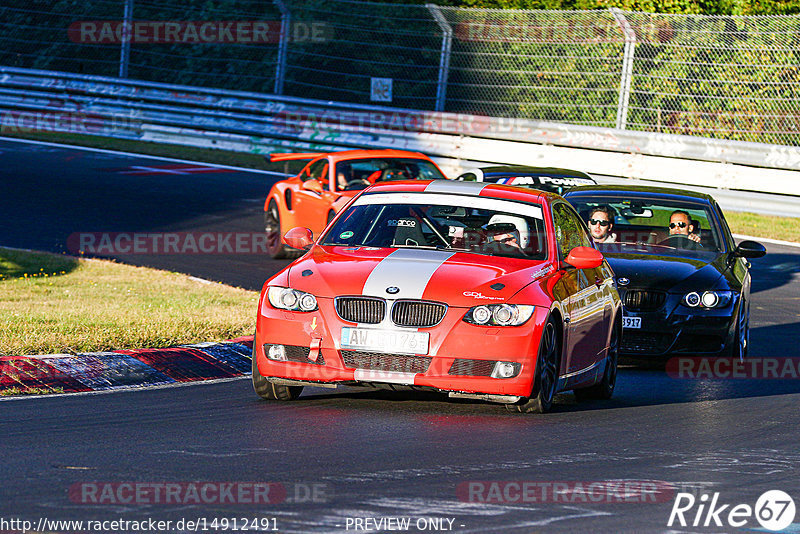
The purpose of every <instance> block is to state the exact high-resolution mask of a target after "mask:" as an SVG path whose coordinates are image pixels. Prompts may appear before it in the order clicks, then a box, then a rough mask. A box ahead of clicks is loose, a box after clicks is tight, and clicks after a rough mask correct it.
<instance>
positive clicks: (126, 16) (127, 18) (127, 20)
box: [119, 0, 133, 78]
mask: <svg viewBox="0 0 800 534" xmlns="http://www.w3.org/2000/svg"><path fill="white" fill-rule="evenodd" d="M122 21H123V22H122V27H123V32H122V44H121V47H120V51H119V77H120V78H127V77H128V63H129V62H130V57H131V38H132V36H133V28H132V26H131V23H132V21H133V0H125V8H124V11H123V15H122Z"/></svg>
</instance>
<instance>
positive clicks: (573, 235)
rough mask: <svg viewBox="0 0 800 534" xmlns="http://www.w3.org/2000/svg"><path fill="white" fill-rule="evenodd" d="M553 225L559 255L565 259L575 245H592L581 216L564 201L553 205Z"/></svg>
mask: <svg viewBox="0 0 800 534" xmlns="http://www.w3.org/2000/svg"><path fill="white" fill-rule="evenodd" d="M553 226H554V227H555V232H556V242H557V243H558V253H559V257H560V258H561V259H562V260H563V259H566V257H567V256H569V253H570V252H571V251H572V249H573V248H575V247H591V246H592V241H591V238H590V237H589V234H588V232H587V231H586V225H585V224H584V223H583V221H581V219H580V217H578V215H577V214H576V213H575V212H574V211H573V210H572V208H570V207H569V206H568V205H567V204H564V203H563V202H557V203H556V204H554V205H553Z"/></svg>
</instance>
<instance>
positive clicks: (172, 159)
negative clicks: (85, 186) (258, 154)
mask: <svg viewBox="0 0 800 534" xmlns="http://www.w3.org/2000/svg"><path fill="white" fill-rule="evenodd" d="M0 141H13V142H16V143H30V144H32V145H44V146H53V147H58V148H72V149H76V150H86V151H88V152H101V153H103V154H115V155H118V156H131V157H139V158H149V159H156V160H160V161H173V162H175V163H192V164H198V163H199V164H201V165H205V166H206V167H216V168H219V169H230V170H232V171H241V172H254V173H257V174H269V175H273V176H290V175H288V174H286V173H283V172H276V171H265V170H262V169H248V168H245V167H235V166H233V165H219V164H217V163H209V162H207V161H194V160H190V159H178V158H168V157H165V156H151V155H149V154H138V153H136V152H122V151H120V150H108V149H106V148H92V147H86V146H78V145H68V144H63V143H50V142H48V141H34V140H32V139H17V138H16V137H0Z"/></svg>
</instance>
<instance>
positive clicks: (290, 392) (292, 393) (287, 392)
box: [252, 336, 303, 401]
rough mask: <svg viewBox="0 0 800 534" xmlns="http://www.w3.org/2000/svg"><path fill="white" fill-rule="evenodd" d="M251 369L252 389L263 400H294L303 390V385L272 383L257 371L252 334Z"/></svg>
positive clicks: (254, 339)
mask: <svg viewBox="0 0 800 534" xmlns="http://www.w3.org/2000/svg"><path fill="white" fill-rule="evenodd" d="M252 360H253V362H252V371H253V390H254V391H255V392H256V394H257V395H258V396H259V397H261V398H262V399H265V400H279V401H291V400H295V399H296V398H297V397H299V396H300V393H302V392H303V386H284V385H281V384H273V383H272V382H270V381H269V380H267V379H266V378H264V377H263V376H261V373H260V372H259V371H258V364H257V363H256V338H255V336H253V354H252Z"/></svg>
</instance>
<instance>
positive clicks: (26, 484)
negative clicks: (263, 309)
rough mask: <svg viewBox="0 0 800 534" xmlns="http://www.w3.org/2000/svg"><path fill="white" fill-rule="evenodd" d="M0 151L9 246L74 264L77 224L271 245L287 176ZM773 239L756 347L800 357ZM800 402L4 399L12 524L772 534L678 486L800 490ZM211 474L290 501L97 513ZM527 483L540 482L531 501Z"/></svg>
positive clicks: (751, 383)
mask: <svg viewBox="0 0 800 534" xmlns="http://www.w3.org/2000/svg"><path fill="white" fill-rule="evenodd" d="M0 152H1V153H2V162H3V165H2V170H0V183H2V189H1V191H2V194H0V212H2V213H3V215H4V216H3V217H2V218H1V219H0V244H2V245H6V246H13V247H21V248H32V249H44V250H51V251H56V252H59V251H66V250H67V249H68V248H69V247H68V245H67V240H68V238H69V236H70V235H72V234H75V233H80V232H188V231H192V232H258V231H260V230H261V224H262V214H261V213H262V209H263V199H264V197H265V195H266V193H267V191H268V190H269V187H270V185H271V184H272V183H273V182H274V180H276V179H277V177H276V176H274V175H269V174H259V173H249V172H241V171H233V170H225V169H215V170H214V171H213V172H212V171H207V172H206V171H200V172H198V171H196V170H193V171H190V172H186V173H184V174H180V173H179V172H181V171H180V170H175V169H176V167H170V168H164V166H165V165H175V163H174V162H168V161H163V160H156V159H151V158H146V157H134V156H125V155H118V154H108V153H98V152H91V151H85V150H79V149H73V148H56V147H50V146H44V145H32V144H25V143H18V142H11V141H0ZM137 169H138V170H139V171H142V172H139V173H136V174H132V173H131V170H137ZM142 169H145V170H146V169H149V171H143V170H142ZM154 169H155V170H154ZM167 171H169V172H167ZM767 248H768V250H769V254H768V255H767V256H766V257H765V258H763V259H760V260H754V262H753V263H754V265H753V279H754V283H753V290H752V319H751V326H752V330H751V356H753V357H786V356H800V351H798V348H797V341H796V340H797V339H798V337H800V248H793V247H786V246H778V245H768V246H767ZM117 257H118V258H119V259H120V260H121V261H126V262H130V263H134V264H141V265H151V266H155V267H159V268H165V269H170V270H174V271H180V272H186V273H189V274H192V275H195V276H199V277H202V278H207V279H211V280H218V281H222V282H225V283H229V284H233V285H238V286H242V287H246V288H249V289H259V288H260V287H261V285H262V283H263V281H264V280H265V279H266V278H267V277H268V276H269V275H271V274H272V273H274V272H275V271H276V270H277V269H279V268H280V267H281V266H282V265H285V262H275V261H270V260H268V259H267V258H266V257H264V256H263V255H259V254H205V255H203V254H193V255H174V254H173V255H164V254H159V255H155V254H150V255H146V254H128V255H118V256H117ZM253 314H254V316H255V310H253ZM198 341H201V340H198ZM798 403H800V380H798V379H794V380H792V379H783V380H775V379H768V380H750V379H717V380H711V379H677V378H670V377H669V376H668V375H667V374H666V373H665V371H664V370H663V369H657V368H655V369H651V368H643V367H632V366H627V367H625V368H623V369H621V371H620V376H619V379H618V385H617V391H616V393H615V395H614V399H613V400H611V401H608V402H596V403H589V404H577V403H576V402H575V400H574V397H573V396H572V395H571V394H565V395H561V396H559V397H558V399H557V405H556V406H555V410H554V412H553V413H551V414H547V415H544V416H536V415H520V414H516V415H514V414H508V413H506V412H505V410H504V409H503V408H502V407H501V406H497V405H492V404H485V403H479V402H471V401H453V400H448V399H447V398H446V397H444V396H439V395H432V394H419V393H415V394H411V393H406V392H391V391H366V390H359V389H346V390H345V389H340V390H327V389H306V393H305V394H304V395H303V397H302V398H301V399H300V400H299V401H297V402H294V403H287V404H272V403H267V402H263V401H260V400H259V399H258V398H257V397H256V396H255V395H254V393H253V392H252V389H251V385H250V383H249V381H248V380H233V381H228V382H218V383H212V384H200V385H193V386H186V387H171V388H163V389H150V390H139V391H125V392H114V393H107V394H95V395H73V396H56V397H45V398H25V399H18V400H10V401H6V402H2V403H0V413H2V416H1V417H0V436H2V438H0V440H1V441H2V449H0V450H2V467H1V468H0V476H1V477H2V480H3V483H2V484H1V485H0V518H2V519H6V520H8V519H9V518H21V519H25V520H30V521H32V522H33V525H37V524H38V522H39V521H40V520H41V519H42V518H47V520H48V521H51V520H67V519H80V520H113V519H120V518H121V519H126V520H132V519H137V520H142V519H154V520H157V521H158V520H163V521H166V520H171V521H173V522H175V521H179V520H181V519H184V520H192V521H196V520H197V519H198V518H206V521H207V524H210V522H211V521H212V520H213V519H215V518H216V519H218V520H221V519H223V518H225V519H231V520H232V519H233V518H239V520H240V521H241V519H243V518H248V519H250V520H252V519H255V518H270V521H273V522H272V523H270V527H271V526H277V530H278V531H280V532H298V533H299V532H347V531H352V532H356V531H362V532H363V531H365V530H367V527H369V531H373V532H374V531H389V530H390V529H389V528H387V526H391V524H387V523H382V524H381V526H380V527H378V526H376V525H377V524H376V523H374V522H365V520H366V519H367V518H372V519H375V520H376V521H377V520H379V519H380V518H384V519H386V518H388V517H393V518H410V521H411V523H410V525H411V527H410V531H412V532H417V531H420V530H422V529H424V528H428V530H427V531H440V532H441V531H452V532H459V533H472V532H475V533H482V532H511V533H523V532H525V533H529V532H670V531H672V532H729V531H740V530H748V529H752V530H755V529H756V528H760V525H759V524H758V523H757V522H756V520H755V519H754V518H753V517H751V518H749V520H748V521H747V523H746V526H745V527H743V528H742V529H738V528H735V527H732V526H729V525H728V524H727V523H724V525H723V526H722V527H714V526H713V525H714V523H713V521H712V522H711V526H703V523H702V522H703V521H705V519H706V516H705V514H702V518H701V519H700V524H699V525H698V526H691V525H690V526H687V527H681V526H680V525H679V524H677V523H676V524H674V525H673V526H672V527H668V526H667V521H668V519H669V516H670V511H671V509H672V506H673V502H674V501H675V496H676V493H677V492H681V491H683V492H688V493H692V494H694V495H696V496H697V498H698V503H699V500H700V498H701V496H702V495H708V496H709V499H708V500H709V501H710V500H711V497H712V496H713V494H714V493H716V492H719V497H718V501H719V504H720V505H721V504H730V505H731V506H729V507H728V509H727V510H726V511H725V512H724V513H723V514H721V515H720V516H719V517H720V518H721V519H722V520H723V522H724V521H725V519H726V517H727V514H728V511H729V510H730V508H731V507H732V506H734V505H737V504H748V505H750V506H751V507H752V506H754V505H755V504H756V500H757V499H758V497H759V496H760V495H761V494H762V493H763V492H765V491H767V490H774V489H775V490H783V491H785V492H787V493H788V494H789V495H790V496H792V497H793V498H794V499H795V500H796V501H797V499H800V467H798V466H800V448H798V445H797V443H798V438H799V437H800V432H799V431H798V428H800V410H798V408H797V407H798ZM488 481H494V482H498V484H494V485H492V484H489V482H488ZM598 481H601V482H607V481H613V483H615V484H620V485H621V486H619V487H620V488H623V489H621V490H620V491H621V492H622V493H619V492H617V493H616V494H615V496H616V497H617V498H602V496H601V497H600V498H598V497H597V493H593V490H589V489H587V488H592V487H595V486H590V485H591V483H592V482H598ZM193 482H195V483H198V482H214V483H239V484H247V483H252V482H256V483H265V482H268V483H276V484H278V485H276V486H274V487H273V488H272V491H271V493H270V495H272V496H273V497H272V498H271V499H270V500H271V501H279V502H270V503H258V504H248V503H246V502H245V501H247V500H248V499H247V498H246V497H241V498H239V499H238V500H239V501H241V502H237V503H230V502H222V503H219V502H213V503H210V504H208V503H205V502H197V501H196V500H191V499H184V500H182V501H181V502H180V503H175V502H173V503H168V504H164V503H163V502H161V503H159V502H153V501H154V499H150V500H149V501H148V499H136V498H134V499H133V500H132V501H130V502H123V501H125V499H120V498H119V494H116V495H115V496H113V497H112V496H107V498H106V499H105V500H104V501H103V502H97V503H96V502H94V501H92V495H94V496H95V497H96V496H97V495H100V493H92V492H93V491H95V490H98V487H100V488H101V490H100V491H102V489H103V488H106V489H107V486H108V487H114V488H119V485H120V484H126V483H129V484H134V483H140V484H148V485H158V484H165V483H178V484H183V486H182V487H184V488H185V487H186V486H187V485H188V484H190V483H193ZM521 482H528V483H537V484H536V486H535V488H538V489H537V490H533V491H530V492H529V493H526V494H524V495H523V494H522V493H521V492H520V491H514V490H515V488H516V487H517V486H515V483H521ZM103 484H105V486H103ZM528 487H531V486H530V485H529V486H528ZM615 487H616V486H615ZM87 488H89V490H87ZM476 488H477V489H476ZM481 488H483V489H481ZM492 488H494V489H495V490H496V489H497V488H500V489H499V490H497V491H496V492H495V493H491V489H492ZM542 488H543V489H542ZM625 488H627V489H625ZM653 488H655V489H653ZM484 489H486V491H484ZM638 490H642V491H638ZM487 498H491V499H493V502H481V501H484V500H486V499H487ZM212 500H213V499H212ZM541 501H544V502H541ZM608 501H611V502H608ZM797 502H798V504H800V501H797ZM697 510H698V507H697V506H695V507H694V508H692V509H691V510H690V511H688V512H687V513H686V518H687V521H690V522H691V521H693V520H694V518H695V514H696V512H697ZM273 518H274V519H273ZM356 520H361V523H358V522H357V521H356ZM370 520H371V519H370ZM420 521H421V522H420ZM174 524H175V523H173V525H174ZM228 525H229V527H230V525H232V523H228ZM262 525H263V524H262ZM359 525H360V526H361V527H362V528H357V527H358V526H359ZM44 526H47V527H48V528H46V529H44V528H43V530H49V531H70V532H74V531H79V530H81V529H80V528H71V529H68V528H56V527H55V526H53V525H52V524H49V523H45V524H44ZM395 526H396V525H395ZM431 526H436V527H439V528H438V529H433V530H431V528H430V527H431ZM418 527H419V528H418ZM0 530H14V529H13V528H8V527H5V526H3V525H2V524H0ZM84 530H85V529H84ZM172 530H173V531H174V530H176V529H175V528H172ZM183 530H192V529H188V528H187V529H183ZM198 530H199V531H202V527H201V528H200V529H198ZM207 530H208V531H222V530H223V529H222V528H217V529H211V528H208V529H207ZM225 530H231V528H228V529H225ZM251 530H252V529H251ZM119 531H121V530H119ZM789 531H791V532H798V531H800V525H798V524H797V523H795V524H793V525H792V526H791V527H789Z"/></svg>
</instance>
